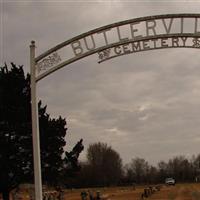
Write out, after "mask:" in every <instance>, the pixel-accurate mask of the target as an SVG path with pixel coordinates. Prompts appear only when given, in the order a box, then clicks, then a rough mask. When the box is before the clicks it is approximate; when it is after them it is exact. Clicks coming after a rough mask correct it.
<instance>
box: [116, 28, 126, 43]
mask: <svg viewBox="0 0 200 200" xmlns="http://www.w3.org/2000/svg"><path fill="white" fill-rule="evenodd" d="M116 28H117V34H118V37H119V41H120V42H121V41H126V40H128V38H121V33H120V29H119V26H117V27H116Z"/></svg>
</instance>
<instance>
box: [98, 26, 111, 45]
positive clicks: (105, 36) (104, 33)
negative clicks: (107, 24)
mask: <svg viewBox="0 0 200 200" xmlns="http://www.w3.org/2000/svg"><path fill="white" fill-rule="evenodd" d="M110 30H111V28H109V29H106V30H103V31H100V32H98V34H100V33H103V36H104V39H105V43H106V45H108V38H107V35H106V32H107V31H110Z"/></svg>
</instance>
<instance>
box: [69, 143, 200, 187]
mask: <svg viewBox="0 0 200 200" xmlns="http://www.w3.org/2000/svg"><path fill="white" fill-rule="evenodd" d="M168 177H173V178H175V180H176V181H177V182H195V181H197V179H196V178H200V154H199V155H197V156H192V157H191V158H186V157H185V156H183V155H180V156H175V157H173V158H171V159H169V160H168V161H160V162H158V164H157V165H156V166H153V165H151V164H149V162H148V161H146V160H145V159H144V158H139V157H135V158H132V159H131V162H130V163H128V164H125V165H123V163H122V159H121V158H120V155H119V153H117V152H116V151H115V150H114V149H112V147H111V146H108V145H107V144H106V143H101V142H98V143H94V144H91V145H89V147H88V149H87V160H86V161H85V162H82V163H81V170H80V171H79V172H78V174H77V176H76V177H74V179H73V180H71V182H70V180H68V181H69V182H68V184H69V185H68V186H69V187H80V188H81V187H99V186H103V187H104V186H120V185H123V186H125V185H133V184H134V185H135V184H137V185H138V184H157V183H164V181H165V179H166V178H168ZM198 181H200V179H198Z"/></svg>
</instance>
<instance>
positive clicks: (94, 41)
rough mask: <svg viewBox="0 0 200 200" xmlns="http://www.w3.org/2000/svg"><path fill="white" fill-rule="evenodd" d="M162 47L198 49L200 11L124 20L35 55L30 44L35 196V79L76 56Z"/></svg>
mask: <svg viewBox="0 0 200 200" xmlns="http://www.w3.org/2000/svg"><path fill="white" fill-rule="evenodd" d="M163 48H197V49H200V14H167V15H156V16H149V17H141V18H136V19H130V20H125V21H121V22H117V23H113V24H110V25H106V26H103V27H100V28H97V29H94V30H91V31H88V32H86V33H83V34H81V35H79V36H76V37H74V38H72V39H69V40H67V41H65V42H63V43H60V44H58V45H57V46H55V47H53V48H51V49H49V50H48V51H46V52H44V53H43V54H41V55H39V56H38V57H35V43H34V41H32V43H31V45H30V65H31V102H32V132H33V149H34V174H35V197H36V199H37V200H42V183H41V165H40V146H39V123H38V111H37V106H36V105H37V97H36V83H37V82H38V81H40V80H41V79H43V78H44V77H46V76H48V75H49V74H51V73H53V72H55V71H56V70H58V69H61V68H63V67H64V66H66V65H69V64H71V63H73V62H75V61H77V60H80V59H82V58H84V57H87V56H89V55H92V54H97V60H98V63H101V62H104V61H107V60H109V59H112V58H115V57H118V56H122V55H126V54H131V53H136V52H140V51H148V50H154V49H163Z"/></svg>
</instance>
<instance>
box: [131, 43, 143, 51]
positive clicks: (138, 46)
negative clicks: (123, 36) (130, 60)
mask: <svg viewBox="0 0 200 200" xmlns="http://www.w3.org/2000/svg"><path fill="white" fill-rule="evenodd" d="M132 47H133V51H141V45H140V42H133V43H132Z"/></svg>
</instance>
